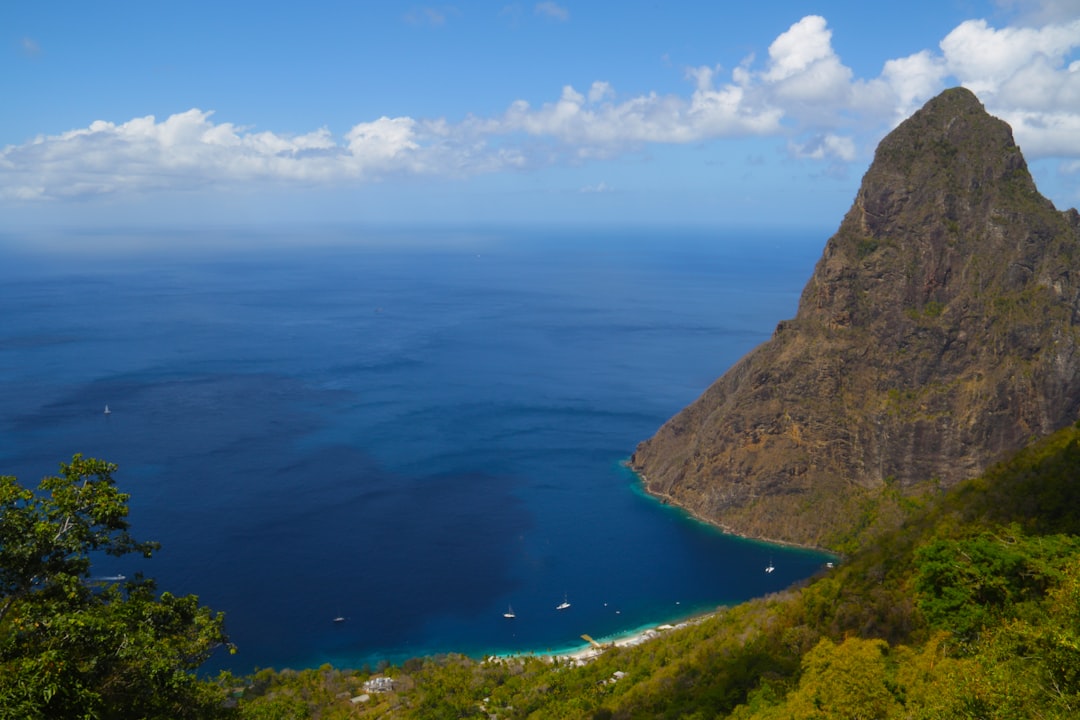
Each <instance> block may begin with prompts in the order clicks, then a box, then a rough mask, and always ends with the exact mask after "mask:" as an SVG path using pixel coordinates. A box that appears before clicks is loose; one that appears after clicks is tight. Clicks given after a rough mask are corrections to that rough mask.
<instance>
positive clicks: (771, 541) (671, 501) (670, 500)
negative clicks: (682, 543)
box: [622, 458, 840, 559]
mask: <svg viewBox="0 0 1080 720" xmlns="http://www.w3.org/2000/svg"><path fill="white" fill-rule="evenodd" d="M622 464H623V466H624V467H625V468H626V469H627V470H629V471H630V472H631V473H633V474H634V477H636V478H637V481H638V483H637V484H638V487H639V488H640V489H641V492H642V493H643V494H645V495H646V496H648V497H650V498H653V499H654V500H658V501H659V502H660V503H661V504H662V505H667V506H669V507H673V508H677V509H678V510H679V511H680V512H683V513H686V515H687V516H688V517H691V518H693V519H694V520H697V521H698V522H700V523H702V524H704V525H708V526H709V527H712V528H715V529H717V530H719V531H720V532H722V533H724V534H725V535H731V536H732V537H737V538H741V539H743V540H752V541H754V542H761V543H765V544H766V545H779V546H781V547H790V548H798V549H800V550H810V551H813V552H818V553H822V554H825V555H831V556H833V557H835V558H837V559H839V558H840V555H839V554H838V553H836V552H835V551H833V550H830V549H829V548H826V547H821V546H820V545H805V544H803V543H796V542H791V541H790V540H777V539H775V538H768V537H764V536H761V535H748V534H746V533H741V532H739V531H737V530H734V529H733V528H731V527H730V526H728V525H724V524H723V523H721V522H717V521H716V520H713V519H711V518H707V517H705V516H704V515H701V514H700V513H697V512H695V511H694V510H691V509H690V508H688V507H686V506H685V505H682V504H680V503H679V502H678V501H676V500H675V498H674V497H672V496H671V495H669V494H668V493H664V492H659V491H657V490H653V489H652V488H651V487H649V478H648V476H647V475H646V474H645V473H644V472H642V471H640V470H638V469H636V468H635V467H634V466H633V464H631V462H630V459H629V458H627V459H626V460H623V463H622Z"/></svg>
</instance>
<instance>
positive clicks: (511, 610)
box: [503, 605, 517, 618]
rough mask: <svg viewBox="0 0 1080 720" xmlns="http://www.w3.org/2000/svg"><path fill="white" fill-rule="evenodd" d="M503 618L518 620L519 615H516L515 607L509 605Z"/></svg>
mask: <svg viewBox="0 0 1080 720" xmlns="http://www.w3.org/2000/svg"><path fill="white" fill-rule="evenodd" d="M503 617H504V618H516V617H517V615H515V614H514V606H513V605H507V606H506V612H504V613H503Z"/></svg>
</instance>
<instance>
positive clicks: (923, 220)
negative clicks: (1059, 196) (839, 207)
mask: <svg viewBox="0 0 1080 720" xmlns="http://www.w3.org/2000/svg"><path fill="white" fill-rule="evenodd" d="M1078 311H1080V216H1078V214H1077V212H1076V211H1075V210H1069V211H1067V212H1064V213H1062V212H1059V211H1057V210H1056V209H1055V208H1054V206H1053V204H1052V203H1051V202H1050V201H1048V200H1046V199H1045V198H1043V197H1042V196H1041V195H1040V194H1039V193H1038V191H1037V190H1036V188H1035V184H1034V182H1033V181H1032V179H1031V175H1030V173H1029V172H1028V170H1027V164H1026V163H1025V161H1024V158H1023V156H1022V155H1021V153H1020V149H1019V148H1018V147H1017V146H1016V144H1015V143H1014V142H1013V137H1012V131H1011V129H1010V128H1009V126H1008V125H1007V124H1006V123H1004V122H1002V121H1001V120H999V119H997V118H994V117H991V116H990V115H989V114H987V113H986V111H985V110H984V108H983V107H982V105H981V104H980V103H979V101H978V99H977V98H976V97H975V96H974V95H973V94H972V93H971V92H969V91H968V90H965V89H962V88H955V89H952V90H947V91H945V92H944V93H942V94H941V95H939V96H938V97H936V98H934V99H933V100H931V101H930V102H929V103H927V104H926V106H925V107H923V108H922V109H921V110H919V111H918V112H916V113H915V114H914V115H913V116H912V117H910V118H909V119H908V120H906V121H905V122H904V123H902V124H901V125H900V126H899V127H897V128H896V129H895V130H894V131H893V132H892V133H890V134H889V135H888V136H887V137H886V138H885V139H884V140H882V142H881V144H880V145H879V146H878V148H877V152H876V154H875V157H874V162H873V164H872V165H871V166H870V169H869V170H868V171H867V173H866V175H865V176H864V178H863V181H862V186H861V187H860V189H859V192H858V195H857V196H856V198H855V202H854V203H853V205H852V207H851V209H850V210H849V211H848V213H847V215H846V216H845V217H844V220H843V222H842V223H841V225H840V228H839V230H838V231H837V232H836V234H835V235H834V236H833V237H831V238H830V239H829V240H828V242H827V243H826V245H825V249H824V252H823V253H822V256H821V259H820V260H819V261H818V263H817V266H816V268H815V270H814V273H813V275H812V277H811V278H810V281H809V282H808V283H807V284H806V287H805V288H804V290H803V293H802V297H801V299H800V302H799V308H798V312H797V314H796V316H795V318H793V319H791V320H787V321H784V322H782V323H780V324H779V325H778V326H777V328H776V332H775V333H774V335H773V337H772V339H770V340H769V341H768V342H766V343H763V344H762V345H760V346H759V347H757V348H756V349H754V350H753V351H752V352H750V353H749V354H748V355H747V356H746V357H744V358H743V359H742V360H740V361H739V362H738V363H737V364H736V365H735V366H734V367H732V368H731V369H730V370H729V371H728V372H727V373H726V374H725V375H724V376H723V377H721V378H720V379H719V380H718V381H717V382H716V383H715V384H713V386H712V387H710V388H709V389H708V390H707V391H706V392H705V393H704V394H703V395H702V396H701V397H700V398H699V399H698V400H696V401H695V402H694V403H693V404H691V405H690V406H689V407H687V408H686V409H684V410H683V411H682V412H680V413H679V414H678V415H676V416H675V417H673V418H672V419H671V420H669V421H668V422H667V423H666V424H665V425H664V426H663V427H661V428H660V430H659V431H658V432H657V433H656V435H655V436H654V437H652V438H651V439H649V440H647V441H645V442H643V443H641V444H640V445H639V446H638V448H637V450H636V452H635V453H634V455H633V458H632V460H631V464H632V466H633V467H634V469H635V470H637V471H638V472H639V473H640V474H641V475H642V477H643V478H644V480H645V484H646V487H647V489H648V490H649V491H650V492H652V493H654V494H656V495H659V496H661V497H664V498H665V499H669V500H670V501H672V502H674V503H677V504H679V505H682V506H684V507H686V508H687V509H688V510H690V511H691V512H693V513H694V514H696V515H698V516H700V517H702V518H704V519H707V520H709V521H712V522H714V523H717V524H719V525H721V526H722V527H725V528H727V529H730V530H732V531H735V532H739V533H741V534H746V535H751V536H757V537H767V538H771V539H777V540H785V541H792V542H798V543H803V544H821V543H825V542H827V541H828V539H829V538H831V537H835V535H836V533H838V532H839V531H841V529H842V528H844V527H845V526H849V525H850V524H851V523H852V522H853V518H851V517H850V516H849V514H850V513H851V512H853V508H855V507H856V506H857V504H858V499H859V498H861V497H864V496H865V494H866V492H865V491H866V490H873V489H875V488H880V487H881V486H882V485H883V484H885V483H893V484H895V485H896V486H898V487H900V488H907V487H910V486H911V485H913V484H914V483H917V482H919V481H924V480H928V479H937V480H939V481H940V482H941V484H943V485H946V486H948V485H951V484H954V483H956V482H958V481H959V480H961V479H963V478H967V477H970V476H972V475H975V474H977V473H979V472H980V471H981V470H982V469H984V468H985V467H987V465H989V464H990V463H992V462H994V461H995V460H997V459H1000V458H1001V457H1002V456H1003V455H1004V454H1006V453H1009V452H1011V451H1014V450H1016V449H1018V448H1019V447H1021V446H1022V445H1024V444H1026V443H1027V442H1028V441H1029V440H1031V439H1032V438H1034V437H1036V436H1041V435H1045V434H1048V433H1050V432H1053V431H1054V430H1057V429H1059V428H1061V427H1063V426H1065V425H1067V424H1069V423H1071V422H1074V421H1075V420H1076V419H1077V413H1078V410H1080V332H1078V328H1077V322H1078V318H1080V313H1078Z"/></svg>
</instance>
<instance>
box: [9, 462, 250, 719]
mask: <svg viewBox="0 0 1080 720" xmlns="http://www.w3.org/2000/svg"><path fill="white" fill-rule="evenodd" d="M60 468H61V472H60V474H59V475H56V476H52V477H47V478H45V479H43V480H42V481H41V483H40V484H39V485H38V487H37V489H36V490H30V489H27V488H24V487H23V486H21V485H20V484H19V483H18V481H17V480H16V479H15V478H14V477H10V476H3V477H0V718H25V719H33V718H50V719H52V718H57V719H59V718H195V717H197V718H212V717H221V716H225V715H226V710H225V709H224V706H223V700H224V696H223V692H224V691H223V690H222V689H221V688H220V687H219V686H217V685H215V684H212V683H209V682H205V681H202V680H200V679H198V678H197V677H196V676H195V675H194V671H195V670H196V669H197V668H198V667H199V666H200V665H201V664H202V663H203V662H204V661H205V660H206V659H207V658H208V657H209V656H210V654H211V653H212V652H213V650H214V649H215V648H217V647H220V646H222V645H228V639H227V637H226V635H225V632H224V619H223V617H222V615H221V614H220V613H213V612H212V611H211V610H209V609H208V608H206V607H203V606H200V605H199V602H198V598H197V597H195V596H190V595H189V596H186V597H176V596H173V595H171V594H170V593H163V594H161V595H160V596H159V595H157V594H156V590H155V586H154V582H153V581H152V580H149V579H145V578H143V577H142V576H141V575H139V576H136V577H135V578H134V579H132V580H130V581H126V582H123V583H115V582H95V581H93V580H92V579H91V578H90V567H91V556H92V554H94V553H102V552H103V553H108V554H110V555H117V556H121V555H126V554H128V553H141V554H142V555H144V556H146V557H149V556H150V555H151V554H152V553H153V552H154V550H156V549H157V547H158V545H157V544H156V543H151V542H138V541H136V540H135V539H134V538H133V537H132V536H131V535H130V533H129V532H128V528H129V524H128V521H127V515H128V504H127V503H128V498H129V496H128V495H127V494H125V493H122V492H120V491H119V490H118V489H117V487H116V485H115V482H114V480H113V478H112V474H113V472H114V471H115V470H116V466H115V465H112V464H109V463H106V462H103V461H100V460H94V459H89V458H83V457H82V456H80V455H76V456H75V457H74V458H73V459H72V461H71V462H70V463H62V464H61V466H60Z"/></svg>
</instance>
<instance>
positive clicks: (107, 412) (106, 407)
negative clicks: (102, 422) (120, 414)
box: [105, 405, 112, 415]
mask: <svg viewBox="0 0 1080 720" xmlns="http://www.w3.org/2000/svg"><path fill="white" fill-rule="evenodd" d="M105 414H106V415H112V410H110V409H109V406H108V405H106V406H105Z"/></svg>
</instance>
